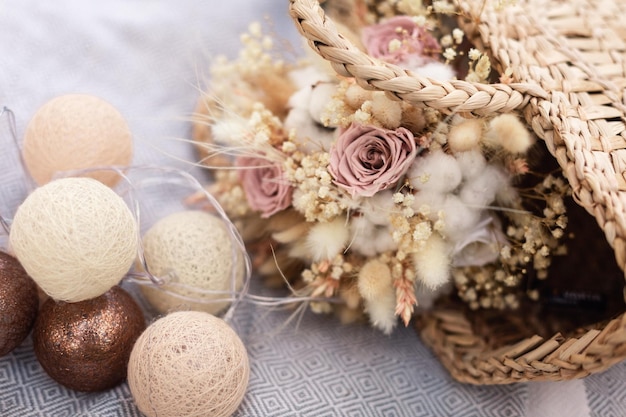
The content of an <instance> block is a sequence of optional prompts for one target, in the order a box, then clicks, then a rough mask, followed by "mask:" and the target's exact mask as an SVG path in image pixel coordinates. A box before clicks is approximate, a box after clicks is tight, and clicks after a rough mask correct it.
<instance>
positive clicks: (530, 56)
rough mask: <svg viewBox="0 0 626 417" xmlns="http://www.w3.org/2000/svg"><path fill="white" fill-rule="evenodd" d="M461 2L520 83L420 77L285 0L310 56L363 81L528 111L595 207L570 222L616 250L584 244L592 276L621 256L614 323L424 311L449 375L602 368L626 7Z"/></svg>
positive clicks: (615, 239)
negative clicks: (612, 278)
mask: <svg viewBox="0 0 626 417" xmlns="http://www.w3.org/2000/svg"><path fill="white" fill-rule="evenodd" d="M487 1H489V0H487ZM456 3H457V6H458V7H459V8H460V10H462V11H463V13H461V14H460V15H463V16H464V18H460V20H459V25H460V27H461V28H462V29H463V30H464V31H465V34H466V35H467V36H468V38H469V39H470V40H471V41H472V42H473V44H474V45H475V46H476V47H478V48H479V49H481V50H483V51H484V52H486V53H488V54H489V55H490V56H491V60H492V64H493V65H494V67H495V68H496V69H497V70H498V71H500V72H501V73H502V71H503V70H504V69H506V68H510V69H511V70H512V71H513V72H512V78H513V83H507V84H471V83H468V82H465V81H457V80H451V81H449V82H437V81H433V80H430V79H427V78H423V77H420V76H417V75H415V74H413V73H409V72H407V71H405V70H403V69H401V68H398V67H395V66H393V65H388V64H383V63H381V62H379V61H377V60H376V59H373V58H371V57H369V56H368V55H367V54H365V53H363V52H361V51H360V50H359V49H358V48H356V47H355V46H353V45H352V44H351V43H350V42H349V41H348V40H347V38H346V37H345V36H343V35H342V34H340V33H338V31H337V29H336V27H337V26H336V25H335V24H334V23H333V22H332V21H331V20H330V19H329V18H328V17H327V16H325V14H324V11H323V9H322V8H321V7H320V5H319V4H318V3H317V2H316V1H314V0H290V14H291V16H292V17H293V19H294V21H295V22H296V25H297V27H298V30H299V31H300V32H301V34H302V35H303V36H304V37H305V38H306V39H307V40H308V43H309V45H310V47H311V48H313V50H314V51H316V52H317V53H318V54H319V55H321V56H322V57H323V58H324V59H326V60H328V61H329V62H330V63H331V64H332V66H333V68H334V69H335V71H336V72H337V73H338V74H340V75H342V76H347V77H354V78H355V79H356V81H357V82H358V83H359V84H360V85H362V86H363V87H365V88H369V89H375V90H380V91H386V92H387V93H388V94H389V95H391V96H392V97H396V98H398V99H401V100H405V101H407V102H410V103H412V104H414V105H416V106H429V107H432V108H435V109H437V110H439V111H441V112H443V113H453V112H472V113H475V114H478V115H489V114H495V113H504V112H510V111H518V112H520V113H521V114H523V116H524V118H525V119H526V122H527V123H528V125H529V126H530V127H531V128H532V130H534V132H535V133H536V134H537V135H538V136H539V137H540V138H541V139H543V141H544V142H545V145H546V147H547V149H548V151H549V153H550V154H551V155H552V156H553V157H554V159H555V160H556V162H558V165H559V166H560V168H561V169H562V170H563V173H564V175H565V177H566V178H567V179H568V181H569V183H570V185H571V187H572V190H573V196H574V200H575V201H576V202H577V203H578V205H579V206H580V207H583V208H584V209H585V210H586V212H587V213H588V214H587V213H585V212H584V211H583V210H581V212H582V213H583V217H582V221H580V220H576V218H574V217H570V223H576V222H577V221H578V223H589V224H591V226H592V228H593V229H595V230H596V231H597V232H600V233H599V234H600V240H601V242H602V243H603V244H605V245H606V242H608V244H609V245H610V248H609V250H608V253H609V256H608V257H605V258H600V255H598V254H597V253H596V251H597V248H596V244H595V243H594V242H593V241H592V240H588V241H584V242H583V248H582V251H581V254H582V255H580V256H581V257H582V259H583V263H586V264H591V265H592V268H591V272H590V273H588V274H587V275H589V274H591V277H589V276H587V277H586V278H588V279H589V278H591V281H592V282H596V283H597V285H598V286H602V282H603V279H604V278H605V276H604V274H605V272H604V271H601V270H595V271H594V270H593V265H604V264H613V266H614V267H615V260H616V261H617V266H618V267H619V269H618V268H617V267H615V271H617V277H618V281H617V286H615V285H614V286H613V287H612V290H611V291H612V292H613V294H614V295H615V294H616V293H617V296H618V298H619V300H620V304H618V310H617V312H616V313H615V312H613V313H612V314H611V315H610V317H608V318H607V317H602V318H601V319H598V321H593V320H594V315H593V314H591V313H589V314H587V313H584V314H583V313H580V312H578V313H576V314H580V315H584V316H585V317H586V318H587V319H590V320H592V322H591V323H590V324H589V323H575V325H574V326H570V327H566V326H564V327H563V329H560V328H559V327H558V326H559V325H560V324H559V323H560V322H559V321H558V320H557V321H555V322H554V323H552V326H548V325H547V323H548V322H551V319H549V317H548V316H547V315H546V316H543V314H544V313H543V312H544V310H541V309H539V308H537V307H536V306H532V305H529V306H523V307H522V308H521V309H520V310H518V311H516V312H513V313H511V314H503V313H502V312H497V313H491V314H490V313H489V312H482V313H478V312H471V311H469V310H468V309H467V308H465V307H464V306H462V305H460V304H462V303H460V302H457V303H456V304H455V303H443V304H442V305H441V306H439V307H436V308H435V309H434V310H433V311H430V312H428V313H425V314H423V315H421V316H420V317H419V318H418V320H417V328H418V330H419V332H420V334H421V336H422V339H423V340H424V341H425V342H426V343H427V344H428V345H429V346H430V347H431V348H432V350H433V351H434V352H435V353H436V355H437V356H438V357H439V358H440V360H441V362H442V363H443V365H444V366H445V367H446V368H447V369H448V370H449V372H450V373H451V374H452V376H453V377H454V378H455V379H457V380H459V381H461V382H466V383H472V384H505V383H513V382H523V381H535V380H566V379H573V378H581V377H584V376H587V375H589V374H592V373H596V372H601V371H603V370H606V369H607V368H608V367H610V366H611V365H613V364H615V363H617V362H620V361H621V360H623V359H624V358H626V313H624V308H623V298H622V290H623V272H622V271H624V268H625V266H626V177H625V175H626V125H625V123H626V105H625V100H626V97H625V94H624V93H625V92H626V90H625V88H626V28H624V26H623V22H622V20H620V19H623V17H624V16H626V2H621V1H620V0H548V1H546V0H518V1H517V5H516V6H514V7H512V6H510V7H505V8H503V9H501V10H498V11H494V10H495V8H493V7H485V4H484V3H485V2H484V1H483V0H457V2H456ZM487 6H488V5H487ZM552 162H554V161H552ZM576 207H578V206H576ZM589 214H590V215H591V216H593V217H594V218H595V219H596V221H597V225H599V226H600V227H599V228H598V227H597V225H596V222H593V221H592V220H591V217H590V216H589ZM585 220H587V221H586V222H585ZM602 232H603V233H602ZM606 246H607V248H608V247H609V246H608V245H606ZM585 257H586V258H585ZM607 259H608V260H607ZM620 270H621V271H620ZM563 274H567V275H569V276H563V277H562V278H564V279H565V280H570V279H571V281H572V282H574V281H575V280H576V279H577V278H578V277H577V275H579V274H578V271H577V270H576V268H574V269H573V270H572V269H571V268H570V270H569V271H568V272H564V273H563ZM571 314H572V313H571V312H570V316H571ZM569 318H571V317H569ZM570 324H571V323H570Z"/></svg>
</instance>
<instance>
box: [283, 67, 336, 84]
mask: <svg viewBox="0 0 626 417" xmlns="http://www.w3.org/2000/svg"><path fill="white" fill-rule="evenodd" d="M289 79H290V80H291V82H292V83H293V84H294V85H295V86H296V88H298V89H302V88H305V87H309V88H310V87H311V86H312V85H314V84H316V83H318V82H320V81H331V77H330V75H329V74H327V73H326V72H323V71H320V69H319V68H317V67H316V66H315V65H306V66H303V67H301V68H298V69H295V70H293V71H291V72H290V73H289Z"/></svg>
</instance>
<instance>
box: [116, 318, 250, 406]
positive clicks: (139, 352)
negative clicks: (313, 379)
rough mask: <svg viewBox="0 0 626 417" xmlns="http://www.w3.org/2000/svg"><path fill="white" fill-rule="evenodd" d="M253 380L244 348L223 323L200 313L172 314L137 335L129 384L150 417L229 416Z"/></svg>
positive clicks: (131, 355)
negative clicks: (251, 379)
mask: <svg viewBox="0 0 626 417" xmlns="http://www.w3.org/2000/svg"><path fill="white" fill-rule="evenodd" d="M249 378H250V365H249V361H248V355H247V352H246V348H245V346H244V345H243V343H242V342H241V339H240V338H239V336H237V333H235V331H234V330H233V329H232V328H230V326H228V324H226V322H224V321H223V320H221V319H219V318H217V317H215V316H212V315H210V314H208V313H204V312H200V311H179V312H176V313H171V314H169V315H167V316H165V317H163V318H160V319H159V320H157V321H155V322H154V323H152V324H151V325H150V326H148V328H147V329H146V330H145V331H144V333H143V334H142V335H141V336H139V339H137V342H136V343H135V346H134V347H133V350H132V352H131V354H130V360H129V362H128V385H129V387H130V392H131V394H132V396H133V399H134V400H135V404H136V405H137V407H138V408H139V410H140V411H141V412H142V413H144V414H145V415H146V416H147V417H157V416H158V417H182V416H185V417H209V416H210V417H227V416H230V415H232V414H233V413H234V412H235V411H236V410H237V408H238V407H239V405H240V404H241V401H242V400H243V397H244V395H245V393H246V389H247V387H248V381H249Z"/></svg>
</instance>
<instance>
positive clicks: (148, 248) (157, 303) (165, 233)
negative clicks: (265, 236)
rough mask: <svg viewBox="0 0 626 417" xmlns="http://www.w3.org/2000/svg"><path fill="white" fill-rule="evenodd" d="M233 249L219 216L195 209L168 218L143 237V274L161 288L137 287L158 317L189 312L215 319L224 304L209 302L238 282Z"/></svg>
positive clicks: (240, 268) (240, 269)
mask: <svg viewBox="0 0 626 417" xmlns="http://www.w3.org/2000/svg"><path fill="white" fill-rule="evenodd" d="M233 249H234V247H233V241H232V238H231V236H230V234H229V231H228V229H227V228H226V225H225V224H224V222H223V221H222V219H220V218H219V217H217V216H214V215H212V214H210V213H207V212H204V211H197V210H189V211H180V212H176V213H173V214H170V215H169V216H167V217H164V218H163V219H161V220H159V221H158V222H156V223H155V224H154V225H153V226H152V227H151V228H150V229H149V230H148V232H146V234H145V235H144V236H143V250H144V258H145V261H146V265H147V266H148V270H149V271H150V273H151V274H153V275H155V276H157V277H160V278H163V279H165V281H166V284H164V285H162V286H160V287H152V286H142V287H141V290H142V292H143V294H144V295H145V297H146V299H147V300H148V302H149V303H150V304H151V305H152V306H153V307H154V308H155V309H157V310H158V311H159V312H160V313H167V312H171V311H174V310H180V309H186V310H187V309H190V310H201V311H205V312H207V313H211V314H216V313H218V312H220V311H221V310H223V309H224V308H225V307H227V306H228V304H229V303H228V302H227V301H212V300H217V299H220V298H225V297H227V294H224V292H227V291H229V290H231V289H233V288H234V289H238V288H239V287H241V284H242V283H243V277H244V261H243V254H242V253H240V252H233ZM234 254H236V255H237V256H236V257H233V255H234ZM233 268H236V270H235V271H233ZM233 272H234V274H235V275H234V280H235V282H234V284H235V285H234V286H233V285H232V283H233ZM173 284H177V285H173ZM203 291H204V292H203ZM219 292H222V293H221V294H220V293H219ZM190 299H194V300H198V301H192V300H190Z"/></svg>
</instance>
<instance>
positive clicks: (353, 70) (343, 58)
mask: <svg viewBox="0 0 626 417" xmlns="http://www.w3.org/2000/svg"><path fill="white" fill-rule="evenodd" d="M289 14H290V15H291V18H292V19H293V21H294V22H295V24H296V27H297V29H298V31H299V32H300V34H302V36H304V37H305V38H306V39H307V41H308V44H309V46H310V47H311V48H312V49H313V50H314V51H315V52H317V53H318V54H319V55H320V56H321V57H322V58H324V59H325V60H327V61H329V62H330V64H331V65H332V67H333V69H334V70H335V71H336V72H337V73H338V74H339V75H342V76H345V77H353V78H354V79H355V80H356V81H357V83H359V85H361V86H362V87H363V88H366V89H369V90H378V91H384V92H386V93H387V94H388V95H390V96H391V97H395V98H398V99H401V100H405V101H407V102H409V103H411V104H415V105H418V106H422V107H424V106H426V107H431V108H434V109H436V110H439V111H441V112H443V113H446V114H450V113H458V112H472V113H475V114H478V115H488V114H495V113H506V112H510V111H513V110H516V109H521V108H522V107H524V106H525V105H526V104H527V103H528V101H529V100H530V99H531V98H532V97H540V98H546V97H548V93H547V92H546V91H545V90H543V89H542V88H541V87H540V86H539V85H537V84H520V83H518V84H481V83H470V82H467V81H461V80H450V81H443V82H442V81H437V80H432V79H430V78H427V77H422V76H420V75H418V74H415V73H414V72H411V71H408V70H405V69H402V68H400V67H398V66H396V65H392V64H388V63H384V62H382V61H379V60H377V59H374V58H372V57H370V56H369V55H367V54H366V53H364V52H362V51H361V50H359V49H358V48H357V47H355V46H354V45H353V44H352V43H350V41H348V40H347V39H346V38H345V37H343V36H342V35H341V34H340V33H339V32H338V31H337V29H336V27H335V25H334V23H333V22H332V21H331V20H330V18H328V17H327V16H326V15H325V14H324V11H323V10H322V8H321V7H320V5H319V2H318V1H317V0H289Z"/></svg>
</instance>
